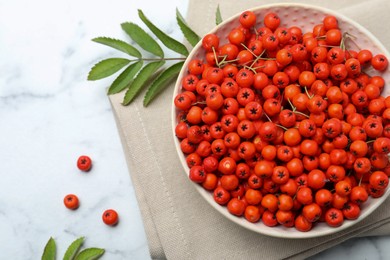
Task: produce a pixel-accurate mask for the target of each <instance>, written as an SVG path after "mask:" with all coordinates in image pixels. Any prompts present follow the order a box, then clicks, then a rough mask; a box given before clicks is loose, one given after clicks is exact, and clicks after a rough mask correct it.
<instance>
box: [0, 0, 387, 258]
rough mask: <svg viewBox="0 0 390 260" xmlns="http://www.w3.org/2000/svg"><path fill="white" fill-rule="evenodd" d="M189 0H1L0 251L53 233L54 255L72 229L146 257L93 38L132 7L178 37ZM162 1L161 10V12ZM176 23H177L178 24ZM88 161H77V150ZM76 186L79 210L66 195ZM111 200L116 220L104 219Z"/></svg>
mask: <svg viewBox="0 0 390 260" xmlns="http://www.w3.org/2000/svg"><path fill="white" fill-rule="evenodd" d="M176 7H178V8H179V10H180V11H181V12H182V13H183V14H185V12H186V9H187V1H180V0H174V1H173V0H170V1H157V0H154V1H153V0H144V1H135V0H126V1H125V0H116V1H92V0H84V1H76V0H69V1H61V2H59V1H49V0H37V1H28V0H15V1H6V0H0V174H1V181H0V245H1V246H0V259H39V258H40V256H41V254H42V251H43V248H44V245H45V243H46V241H47V240H48V239H49V237H51V236H52V237H53V238H54V239H55V241H56V242H57V249H58V256H59V258H60V257H61V256H62V255H63V253H64V252H65V250H66V247H67V245H68V244H69V243H70V242H71V241H73V240H74V239H75V238H77V237H80V236H85V237H86V242H85V246H86V247H90V246H96V247H101V248H105V249H106V253H105V255H104V259H148V258H149V254H148V246H147V242H146V238H145V234H144V230H143V226H142V220H141V218H140V212H139V209H138V207H137V202H136V199H135V195H134V191H133V188H132V183H131V180H130V178H129V174H128V170H127V166H126V163H125V159H124V156H123V153H122V147H121V144H120V141H119V137H118V134H117V129H116V126H115V122H114V118H113V114H112V111H111V108H110V105H109V102H108V99H107V96H106V94H105V86H106V85H107V84H108V83H109V82H110V81H109V80H102V81H99V82H89V81H87V80H86V76H87V73H88V71H89V69H90V68H91V66H92V65H93V64H94V63H96V62H97V61H99V60H100V59H102V58H105V57H108V56H109V55H112V54H116V53H118V52H115V51H111V50H110V49H109V48H108V47H105V46H102V45H99V44H97V43H93V42H92V41H91V39H92V38H94V37H97V36H111V37H118V38H123V37H125V35H124V34H123V32H122V31H121V28H120V23H122V22H125V21H135V22H139V20H138V18H137V9H138V8H140V9H142V10H143V11H144V13H145V14H146V15H147V16H148V17H150V18H152V20H153V21H154V22H155V23H157V24H159V26H160V27H161V28H163V29H164V30H166V31H167V32H169V33H170V34H171V35H173V36H175V37H181V34H180V32H179V31H178V30H177V29H175V30H172V29H170V28H171V27H175V26H174V25H175V23H176V22H175V19H174V17H175V8H176ZM161 10H164V12H162V11H161ZM175 28H177V27H175ZM82 154H87V155H89V156H91V158H92V159H93V161H94V166H93V169H92V171H90V172H88V173H82V172H80V171H79V170H78V169H77V168H76V165H75V164H76V160H77V158H78V156H79V155H82ZM68 193H75V194H77V195H78V196H79V198H80V201H81V205H80V208H79V209H78V210H76V211H71V210H68V209H66V208H65V207H64V206H63V204H62V199H63V197H64V196H65V195H66V194H68ZM107 208H114V209H116V210H117V211H118V213H119V215H120V223H119V225H118V226H116V227H108V226H106V225H104V224H103V222H102V221H101V215H102V213H103V211H104V210H105V209H107ZM389 245H390V238H389V237H382V238H360V239H353V240H351V241H348V242H346V243H344V244H341V245H339V246H337V247H335V248H332V249H330V250H327V251H325V252H323V253H321V254H319V255H317V256H315V257H313V259H341V258H346V257H348V258H350V259H379V258H381V257H384V256H386V255H387V256H388V255H389V254H390V247H389Z"/></svg>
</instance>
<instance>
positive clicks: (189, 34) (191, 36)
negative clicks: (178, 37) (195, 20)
mask: <svg viewBox="0 0 390 260" xmlns="http://www.w3.org/2000/svg"><path fill="white" fill-rule="evenodd" d="M176 21H177V24H178V25H179V27H180V29H181V31H182V32H183V34H184V37H186V39H187V41H188V42H189V43H190V44H191V45H192V46H195V45H196V44H197V43H198V42H199V41H200V40H201V38H200V37H199V35H197V34H196V33H195V32H194V31H193V30H192V29H191V28H190V27H189V26H188V25H187V23H186V21H185V20H184V18H183V16H182V15H181V13H180V12H179V10H178V9H177V8H176Z"/></svg>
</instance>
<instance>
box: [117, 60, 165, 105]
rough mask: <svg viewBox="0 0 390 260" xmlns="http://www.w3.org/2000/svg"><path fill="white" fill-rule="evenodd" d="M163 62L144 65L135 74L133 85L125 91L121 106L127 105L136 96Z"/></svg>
mask: <svg viewBox="0 0 390 260" xmlns="http://www.w3.org/2000/svg"><path fill="white" fill-rule="evenodd" d="M164 63H165V61H164V60H160V61H154V62H150V63H149V64H147V65H145V67H143V68H142V70H141V71H140V72H139V73H138V74H137V76H136V77H135V79H134V81H133V83H132V84H131V85H130V87H129V89H128V90H127V92H126V94H125V97H124V99H123V105H128V104H130V102H131V101H132V100H133V99H134V98H135V97H136V96H137V94H138V93H139V92H140V91H141V89H142V88H143V87H144V85H145V83H146V82H147V81H148V79H149V78H150V77H151V76H152V75H153V74H154V73H155V72H156V71H157V70H158V69H159V68H160V67H161V66H162V65H164Z"/></svg>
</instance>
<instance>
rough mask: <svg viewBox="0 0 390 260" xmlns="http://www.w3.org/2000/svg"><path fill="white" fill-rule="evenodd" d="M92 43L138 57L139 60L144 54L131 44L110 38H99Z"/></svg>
mask: <svg viewBox="0 0 390 260" xmlns="http://www.w3.org/2000/svg"><path fill="white" fill-rule="evenodd" d="M92 41H94V42H97V43H101V44H104V45H107V46H110V47H112V48H114V49H117V50H119V51H122V52H124V53H127V54H129V55H130V56H133V57H137V58H141V57H142V54H141V53H140V52H139V50H137V49H136V48H134V47H133V46H131V45H130V44H128V43H127V42H124V41H122V40H118V39H113V38H109V37H97V38H94V39H92Z"/></svg>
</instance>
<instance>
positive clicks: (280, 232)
mask: <svg viewBox="0 0 390 260" xmlns="http://www.w3.org/2000/svg"><path fill="white" fill-rule="evenodd" d="M285 7H288V8H294V7H295V8H304V9H312V10H316V11H319V12H321V13H326V14H328V15H333V16H335V17H337V18H338V19H342V20H343V21H344V22H346V23H348V24H350V25H352V26H353V27H356V28H357V29H358V30H360V31H361V32H363V34H365V35H366V36H367V37H368V38H370V40H371V41H372V42H373V43H374V44H375V45H376V46H377V47H378V49H379V50H380V51H382V53H383V54H384V55H385V56H386V57H390V54H389V51H388V50H387V49H386V48H385V46H384V45H383V44H382V43H381V42H380V41H379V40H378V39H377V38H376V37H375V36H374V35H373V34H372V33H371V32H370V31H369V30H367V29H366V28H365V27H363V26H362V25H360V24H359V23H357V22H355V21H354V20H352V19H351V18H349V17H347V16H345V15H343V14H341V13H339V12H337V11H335V10H332V9H328V8H325V7H322V6H317V5H311V4H302V3H274V4H265V5H259V6H256V7H252V8H248V9H245V10H249V11H258V10H263V9H271V8H285ZM245 10H243V11H245ZM243 11H239V12H238V13H236V14H234V15H232V16H230V17H229V18H227V19H225V20H224V21H223V22H221V23H220V24H219V25H217V26H215V27H214V28H212V29H211V30H209V31H208V32H207V34H209V33H215V32H216V31H217V30H218V29H219V28H221V27H223V26H225V25H226V24H227V23H229V22H231V21H232V20H235V19H237V18H238V17H239V15H240V14H241V13H242V12H243ZM205 35H206V34H205ZM201 45H202V41H201V40H200V41H199V42H198V43H197V44H196V45H195V46H194V47H193V48H192V50H191V51H190V54H189V55H188V56H187V58H186V60H185V62H184V64H183V67H182V69H181V71H180V73H179V75H178V77H177V80H176V83H175V86H174V90H173V95H172V99H171V101H172V102H171V127H172V137H173V139H174V144H175V147H176V152H177V154H178V156H179V159H180V163H181V165H182V167H183V170H184V172H185V174H186V176H187V177H188V173H189V167H188V166H187V165H186V164H185V155H184V153H182V152H181V149H180V143H179V140H178V138H177V136H176V135H175V127H176V125H177V111H178V110H177V109H176V107H175V105H174V102H173V100H174V98H175V96H176V95H177V94H178V93H179V89H180V87H181V82H180V80H179V79H182V77H183V75H184V74H185V73H186V68H187V66H188V63H189V61H190V60H191V59H192V57H193V56H194V55H195V54H196V53H197V50H198V49H199V48H201ZM386 83H387V82H386ZM192 185H193V186H195V188H196V190H197V191H198V192H199V193H200V194H201V196H202V197H203V199H204V200H205V201H207V202H208V203H209V204H210V205H211V207H212V208H214V209H215V210H217V211H218V212H219V213H220V214H222V215H223V216H224V217H226V218H228V219H229V220H231V221H232V222H234V223H236V224H238V225H239V226H241V227H243V228H245V229H247V230H251V231H253V232H256V233H258V234H260V235H267V236H271V237H276V238H286V239H307V238H314V237H323V236H326V235H331V234H335V233H338V232H341V231H343V230H345V229H348V228H350V227H352V226H354V225H356V224H357V223H359V222H360V221H362V220H363V219H365V218H366V217H367V216H369V215H370V214H371V213H372V212H373V211H375V210H376V209H377V208H378V207H380V205H382V203H383V202H384V201H385V200H386V199H387V197H388V196H389V195H390V188H387V190H386V192H385V194H383V196H382V197H380V198H376V199H375V200H376V203H375V204H374V205H371V207H368V208H367V204H363V209H364V210H362V212H361V214H360V215H359V218H358V219H356V220H347V219H345V220H344V223H343V225H341V226H340V227H335V228H333V227H329V228H328V229H326V230H318V231H317V232H316V231H315V230H310V231H309V232H300V231H298V230H294V231H292V232H291V231H290V230H291V228H286V227H283V226H281V225H279V226H278V227H277V228H275V227H268V226H266V225H264V224H263V223H261V221H260V222H258V223H251V222H249V221H246V220H245V222H244V219H243V218H242V217H241V218H240V217H236V216H234V215H232V214H230V213H229V212H228V211H227V209H226V206H221V205H219V204H217V203H216V202H215V201H214V200H212V199H211V198H210V191H207V190H205V189H204V188H203V187H202V186H200V185H198V184H197V183H192ZM371 200H372V198H371V197H369V199H368V201H367V202H370V201H371ZM367 202H366V203H367ZM364 206H366V207H364ZM320 224H323V225H326V224H324V223H320ZM259 225H260V228H259ZM263 227H264V228H263ZM284 231H290V232H284Z"/></svg>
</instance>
